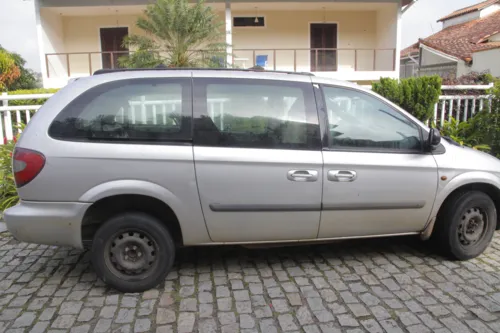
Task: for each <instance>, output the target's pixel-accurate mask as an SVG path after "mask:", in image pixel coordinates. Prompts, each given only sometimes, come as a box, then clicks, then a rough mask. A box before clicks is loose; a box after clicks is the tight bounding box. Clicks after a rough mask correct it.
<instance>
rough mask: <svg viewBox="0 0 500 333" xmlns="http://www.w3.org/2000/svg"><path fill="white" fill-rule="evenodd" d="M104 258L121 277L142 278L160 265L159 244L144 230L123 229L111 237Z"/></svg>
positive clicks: (114, 272)
mask: <svg viewBox="0 0 500 333" xmlns="http://www.w3.org/2000/svg"><path fill="white" fill-rule="evenodd" d="M104 259H105V262H106V265H107V266H108V268H109V269H110V270H111V271H112V272H113V274H114V275H116V276H118V277H120V278H121V279H124V280H131V279H133V280H141V279H144V278H146V277H147V276H149V275H150V274H151V273H152V272H153V271H154V270H155V268H156V267H157V265H158V244H157V243H156V241H155V240H154V239H153V237H151V236H150V235H149V234H148V233H146V232H144V231H142V230H137V229H128V230H122V231H119V232H117V233H115V234H114V235H113V236H112V237H110V238H109V240H108V242H107V244H106V246H105V253H104Z"/></svg>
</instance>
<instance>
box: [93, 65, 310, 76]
mask: <svg viewBox="0 0 500 333" xmlns="http://www.w3.org/2000/svg"><path fill="white" fill-rule="evenodd" d="M175 70H184V71H186V70H187V71H189V70H192V71H194V70H196V71H228V72H230V71H237V72H264V73H279V74H296V75H308V76H314V74H313V73H308V72H287V71H268V70H265V69H263V68H262V67H261V68H255V67H253V68H248V69H241V68H190V67H166V66H165V65H163V66H162V65H160V66H157V67H154V68H114V69H99V70H97V71H95V72H94V74H93V75H102V74H109V73H119V72H136V71H175Z"/></svg>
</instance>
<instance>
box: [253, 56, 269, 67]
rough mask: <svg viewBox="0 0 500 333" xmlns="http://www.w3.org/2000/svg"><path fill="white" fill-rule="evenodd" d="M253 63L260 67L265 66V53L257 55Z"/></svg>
mask: <svg viewBox="0 0 500 333" xmlns="http://www.w3.org/2000/svg"><path fill="white" fill-rule="evenodd" d="M255 65H257V66H260V67H266V66H267V55H258V56H257V57H256V59H255Z"/></svg>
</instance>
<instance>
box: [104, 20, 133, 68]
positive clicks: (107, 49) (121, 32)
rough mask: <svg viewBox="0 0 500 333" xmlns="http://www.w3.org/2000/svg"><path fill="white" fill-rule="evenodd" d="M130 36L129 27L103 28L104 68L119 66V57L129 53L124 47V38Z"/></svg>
mask: <svg viewBox="0 0 500 333" xmlns="http://www.w3.org/2000/svg"><path fill="white" fill-rule="evenodd" d="M126 36H128V28H101V50H102V52H103V53H102V68H103V69H108V68H117V67H118V58H119V57H122V56H126V55H127V54H128V48H126V47H123V45H122V44H123V38H125V37H126Z"/></svg>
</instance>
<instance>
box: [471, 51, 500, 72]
mask: <svg viewBox="0 0 500 333" xmlns="http://www.w3.org/2000/svg"><path fill="white" fill-rule="evenodd" d="M471 70H472V71H474V72H479V73H481V72H484V71H486V70H489V71H490V73H491V74H492V75H493V76H495V77H500V49H493V50H487V51H481V52H476V53H474V54H473V60H472V68H471Z"/></svg>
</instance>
